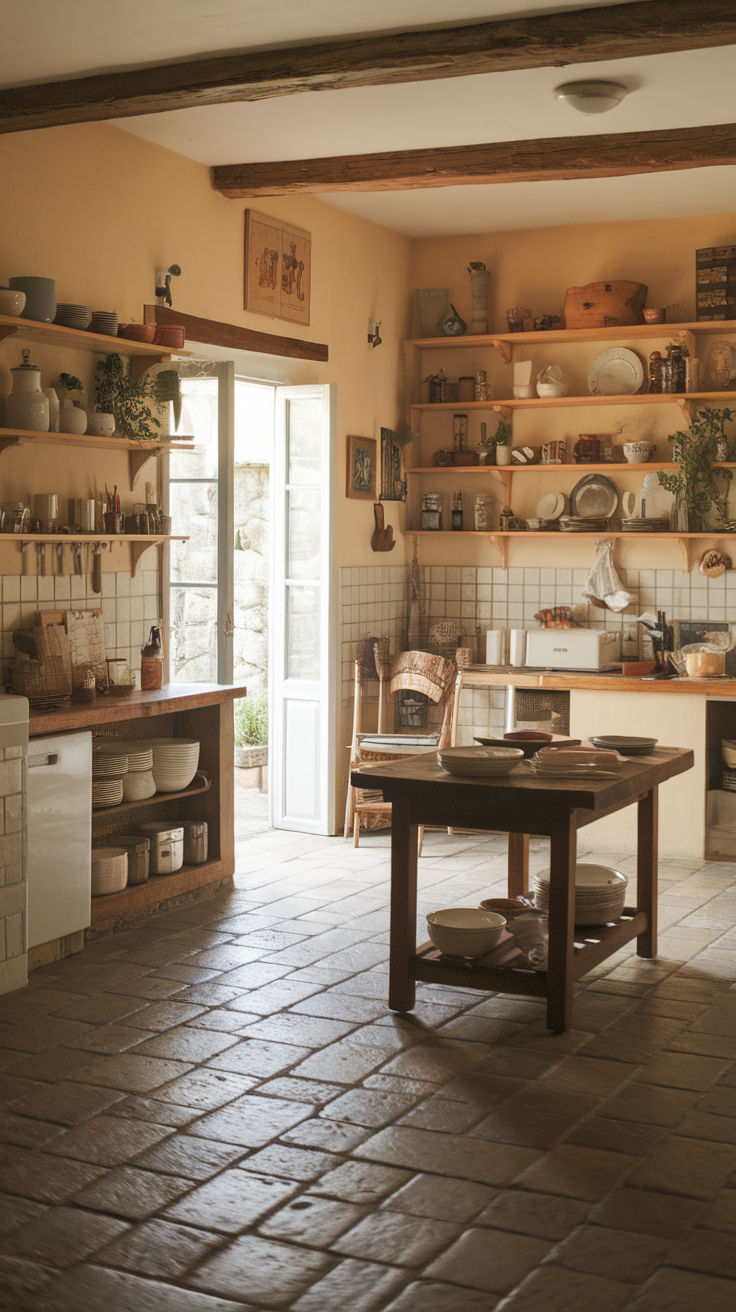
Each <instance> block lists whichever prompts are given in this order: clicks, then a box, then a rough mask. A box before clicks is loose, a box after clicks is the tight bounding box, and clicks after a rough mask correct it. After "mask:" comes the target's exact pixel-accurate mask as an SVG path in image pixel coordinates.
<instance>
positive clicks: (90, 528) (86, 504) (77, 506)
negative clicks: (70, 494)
mask: <svg viewBox="0 0 736 1312" xmlns="http://www.w3.org/2000/svg"><path fill="white" fill-rule="evenodd" d="M74 527H75V528H76V529H77V530H78V532H80V533H94V531H95V529H96V527H97V502H96V501H94V500H93V498H92V497H77V498H76V499H75V502H74Z"/></svg>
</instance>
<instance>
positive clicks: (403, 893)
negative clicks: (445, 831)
mask: <svg viewBox="0 0 736 1312" xmlns="http://www.w3.org/2000/svg"><path fill="white" fill-rule="evenodd" d="M417 837H418V835H417V826H416V825H413V824H411V823H410V821H409V803H408V801H406V800H404V799H402V800H401V801H397V802H394V803H393V804H392V806H391V945H390V955H389V986H388V1005H389V1007H390V1008H391V1010H392V1011H411V1009H412V1007H413V1006H414V1002H415V998H416V988H415V983H414V977H413V975H412V973H411V970H410V962H411V959H412V958H413V956H414V954H415V952H416V949H417Z"/></svg>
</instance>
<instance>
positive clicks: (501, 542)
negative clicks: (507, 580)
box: [488, 533, 509, 569]
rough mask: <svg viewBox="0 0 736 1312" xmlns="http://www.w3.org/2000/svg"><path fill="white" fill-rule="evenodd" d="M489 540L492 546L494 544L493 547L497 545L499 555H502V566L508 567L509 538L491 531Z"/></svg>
mask: <svg viewBox="0 0 736 1312" xmlns="http://www.w3.org/2000/svg"><path fill="white" fill-rule="evenodd" d="M488 541H489V542H490V544H491V546H492V547H495V548H496V551H497V552H498V553H499V555H500V557H501V567H502V569H508V564H509V540H508V538H501V537H498V536H497V535H496V534H495V533H489V534H488Z"/></svg>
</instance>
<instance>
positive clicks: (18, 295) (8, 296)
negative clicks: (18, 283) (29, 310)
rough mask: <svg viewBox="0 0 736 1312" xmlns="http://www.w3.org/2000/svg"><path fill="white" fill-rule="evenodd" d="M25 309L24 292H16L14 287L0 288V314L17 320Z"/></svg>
mask: <svg viewBox="0 0 736 1312" xmlns="http://www.w3.org/2000/svg"><path fill="white" fill-rule="evenodd" d="M25 308H26V294H25V292H17V291H16V290H15V288H14V287H0V314H12V315H14V316H15V318H16V319H17V318H18V316H19V315H21V314H22V313H23V311H24V310H25Z"/></svg>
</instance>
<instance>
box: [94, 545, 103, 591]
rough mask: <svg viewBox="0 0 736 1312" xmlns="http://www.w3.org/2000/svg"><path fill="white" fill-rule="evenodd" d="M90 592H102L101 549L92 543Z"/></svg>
mask: <svg viewBox="0 0 736 1312" xmlns="http://www.w3.org/2000/svg"><path fill="white" fill-rule="evenodd" d="M92 591H93V592H97V593H99V592H102V547H101V546H100V543H99V542H93V543H92Z"/></svg>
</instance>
